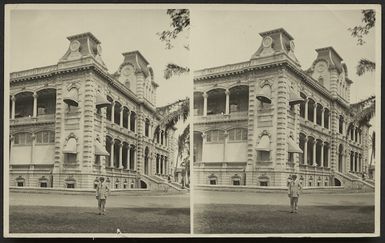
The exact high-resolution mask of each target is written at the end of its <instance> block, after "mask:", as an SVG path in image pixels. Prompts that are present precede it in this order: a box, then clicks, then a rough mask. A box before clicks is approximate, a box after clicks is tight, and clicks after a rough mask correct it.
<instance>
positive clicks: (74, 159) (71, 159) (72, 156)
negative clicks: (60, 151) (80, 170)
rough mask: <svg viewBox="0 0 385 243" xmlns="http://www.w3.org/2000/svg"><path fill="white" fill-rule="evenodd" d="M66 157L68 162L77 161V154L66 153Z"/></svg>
mask: <svg viewBox="0 0 385 243" xmlns="http://www.w3.org/2000/svg"><path fill="white" fill-rule="evenodd" d="M64 158H65V162H66V163H76V154H65V155H64Z"/></svg>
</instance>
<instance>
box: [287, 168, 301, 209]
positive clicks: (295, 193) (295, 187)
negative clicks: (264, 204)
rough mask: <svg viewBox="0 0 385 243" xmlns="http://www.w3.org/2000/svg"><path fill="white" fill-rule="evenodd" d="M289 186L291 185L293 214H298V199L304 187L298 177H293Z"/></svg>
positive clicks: (289, 190)
mask: <svg viewBox="0 0 385 243" xmlns="http://www.w3.org/2000/svg"><path fill="white" fill-rule="evenodd" d="M288 184H289V186H288V187H289V188H288V194H289V198H290V206H291V213H297V210H298V198H299V193H300V191H301V190H302V186H301V183H300V182H299V180H297V176H296V175H292V176H291V180H290V181H289V183H288Z"/></svg>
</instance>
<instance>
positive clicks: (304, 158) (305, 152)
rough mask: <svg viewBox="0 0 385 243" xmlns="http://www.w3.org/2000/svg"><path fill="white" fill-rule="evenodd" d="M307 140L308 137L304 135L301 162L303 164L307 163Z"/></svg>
mask: <svg viewBox="0 0 385 243" xmlns="http://www.w3.org/2000/svg"><path fill="white" fill-rule="evenodd" d="M307 141H308V139H307V137H305V145H304V148H303V150H304V151H303V163H304V164H305V165H307Z"/></svg>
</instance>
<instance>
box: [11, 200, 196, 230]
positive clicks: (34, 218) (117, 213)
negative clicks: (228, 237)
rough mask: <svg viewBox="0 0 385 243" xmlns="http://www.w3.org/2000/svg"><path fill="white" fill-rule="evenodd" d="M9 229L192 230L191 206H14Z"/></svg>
mask: <svg viewBox="0 0 385 243" xmlns="http://www.w3.org/2000/svg"><path fill="white" fill-rule="evenodd" d="M9 218H10V222H9V227H10V233H116V231H117V228H119V229H120V231H121V232H122V233H190V209H189V208H110V209H108V208H107V212H106V215H98V211H97V208H85V207H69V208H67V207H56V206H50V207H46V206H45V207H42V206H11V207H10V217H9Z"/></svg>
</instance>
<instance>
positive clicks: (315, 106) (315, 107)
mask: <svg viewBox="0 0 385 243" xmlns="http://www.w3.org/2000/svg"><path fill="white" fill-rule="evenodd" d="M317 106H318V104H317V103H315V102H314V107H313V122H314V123H317Z"/></svg>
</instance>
